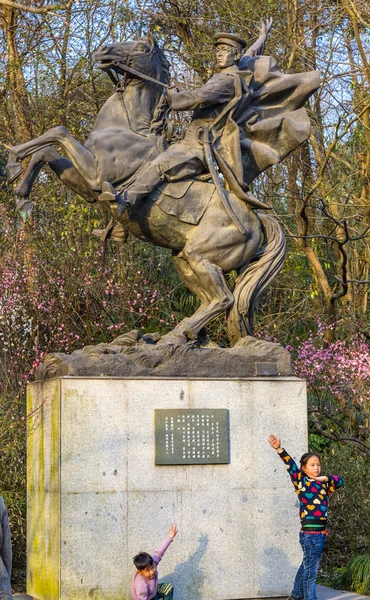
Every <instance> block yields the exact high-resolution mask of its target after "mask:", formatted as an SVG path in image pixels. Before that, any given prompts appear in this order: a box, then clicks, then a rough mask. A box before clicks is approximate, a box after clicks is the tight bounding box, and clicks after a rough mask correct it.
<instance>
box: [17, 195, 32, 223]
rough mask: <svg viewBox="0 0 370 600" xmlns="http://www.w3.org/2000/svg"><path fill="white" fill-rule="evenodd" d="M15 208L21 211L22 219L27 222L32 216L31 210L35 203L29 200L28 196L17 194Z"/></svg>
mask: <svg viewBox="0 0 370 600" xmlns="http://www.w3.org/2000/svg"><path fill="white" fill-rule="evenodd" d="M15 208H16V211H17V212H18V213H19V216H20V217H21V219H22V221H23V222H24V223H26V222H27V221H28V219H29V218H30V215H31V212H32V210H33V204H32V203H31V202H30V201H29V200H28V198H24V197H23V198H22V197H21V196H16V198H15Z"/></svg>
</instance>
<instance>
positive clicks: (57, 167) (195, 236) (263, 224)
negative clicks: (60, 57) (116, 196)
mask: <svg viewBox="0 0 370 600" xmlns="http://www.w3.org/2000/svg"><path fill="white" fill-rule="evenodd" d="M259 58H260V59H262V62H261V60H259V62H257V60H256V59H250V61H249V62H248V61H247V65H246V66H244V68H248V69H250V70H251V73H253V76H254V78H253V81H254V82H255V83H254V84H253V85H254V87H255V89H254V95H253V97H255V98H256V100H254V107H255V110H253V105H251V106H252V108H251V109H250V110H249V112H248V119H247V122H241V123H240V127H244V128H245V131H246V132H247V134H246V136H245V139H246V142H245V148H246V149H247V150H246V151H245V152H246V156H247V158H248V160H249V163H248V164H249V165H250V172H251V173H252V174H253V175H251V179H253V178H254V177H255V176H256V174H258V173H259V172H262V171H263V170H265V169H266V168H267V167H268V166H270V165H272V164H274V163H276V162H279V161H280V160H282V159H283V158H284V157H285V156H286V155H287V154H288V153H289V152H290V151H292V150H293V149H294V148H296V147H297V146H298V145H299V144H300V143H302V142H303V141H304V140H305V139H307V137H308V135H309V122H308V118H307V115H306V113H305V111H304V109H303V108H302V105H303V103H304V102H305V100H306V99H307V97H309V95H311V93H313V91H314V89H315V87H317V77H316V79H315V78H312V77H311V79H310V80H309V81H308V80H307V77H306V78H304V80H303V79H302V77H301V79H299V74H296V75H283V74H281V73H279V72H277V71H276V68H275V66H274V61H273V60H272V59H270V58H269V57H259ZM97 59H98V60H99V61H100V65H99V66H100V68H102V69H104V70H106V71H107V72H108V73H109V75H110V77H111V79H112V80H113V81H114V83H115V84H116V92H115V93H114V94H113V95H112V96H111V97H110V98H109V99H108V100H107V101H106V102H105V104H104V106H103V107H102V109H101V110H100V112H99V114H98V116H97V119H96V122H95V124H94V127H93V130H92V132H91V134H90V136H89V137H88V139H87V140H86V142H85V143H84V144H81V143H80V142H78V141H77V140H75V139H74V138H73V136H72V135H71V134H70V133H69V131H68V130H67V129H66V128H65V127H62V126H60V127H54V128H52V129H50V130H49V131H47V132H46V133H45V134H43V135H41V136H40V137H38V138H36V139H34V140H31V141H29V142H27V143H25V144H22V145H20V146H15V147H13V148H12V149H11V151H10V154H9V161H8V165H7V172H8V181H9V182H11V181H14V180H15V179H17V178H18V177H19V176H20V175H21V173H22V171H23V169H22V166H21V161H22V160H23V159H24V158H26V157H27V156H29V155H30V154H32V155H33V156H32V159H31V161H30V163H29V165H28V167H27V169H26V171H25V173H24V175H23V178H22V180H21V182H20V183H19V185H18V186H17V188H16V190H15V194H16V201H17V206H18V208H19V210H20V212H21V214H22V216H23V218H26V217H27V216H28V214H29V213H30V211H31V208H32V205H31V203H30V202H29V200H28V197H29V194H30V192H31V190H32V185H33V183H34V181H35V179H36V177H37V176H38V174H39V172H40V169H41V168H42V166H43V165H44V164H48V165H49V167H50V168H51V169H52V170H53V171H54V172H55V173H56V174H57V176H58V177H59V178H60V179H61V181H63V183H64V184H65V185H66V186H67V187H68V188H70V189H71V190H73V191H74V192H75V193H77V194H79V195H80V196H82V197H83V198H84V199H85V200H87V201H88V202H90V203H96V204H97V205H98V198H99V195H100V193H101V190H102V184H103V182H104V181H110V182H111V183H112V184H113V185H114V186H115V187H116V188H120V187H122V186H125V185H127V184H128V183H129V182H130V181H132V180H133V178H134V177H135V175H136V174H137V172H138V171H140V172H143V170H145V165H146V164H148V162H149V161H151V160H153V159H154V158H155V157H156V156H157V155H158V154H159V153H160V152H163V151H164V150H165V147H166V142H165V136H164V134H163V130H164V124H165V115H166V112H167V110H168V105H167V102H166V94H164V88H165V87H167V86H168V84H169V63H168V61H167V60H166V58H165V56H164V54H163V52H162V51H161V50H160V49H159V47H158V45H157V44H156V43H155V41H154V40H153V39H152V38H151V37H150V36H148V37H144V38H141V39H139V40H135V41H131V42H124V43H120V44H111V45H109V46H106V47H104V48H102V49H101V50H100V51H99V52H98V53H97ZM266 59H267V60H266ZM119 75H123V79H121V80H120V79H119ZM305 75H309V74H305ZM289 78H290V79H289ZM289 86H290V87H289ZM299 86H300V89H299ZM297 88H298V89H299V93H297ZM266 98H272V101H270V102H268V101H267V100H266ZM258 103H259V104H258ZM277 107H278V108H277ZM279 113H281V114H280V115H279ZM256 115H257V116H256ZM292 115H293V116H294V118H295V121H294V123H293V121H292ZM268 120H270V122H271V131H272V132H274V133H275V137H274V136H273V135H272V136H270V137H271V138H274V140H277V142H276V143H275V142H274V141H273V142H271V143H269V144H267V143H266V141H265V140H264V139H263V136H262V138H261V131H263V128H266V121H268ZM276 132H277V133H276ZM282 135H283V138H284V139H283V143H280V146H279V143H278V142H279V136H280V138H281V136H282ZM284 136H285V137H284ZM274 144H275V145H274ZM52 145H59V146H61V147H62V149H63V151H64V153H65V155H66V157H65V156H62V155H61V154H59V153H58V152H57V151H56V150H55V148H53V147H52ZM267 146H268V152H266V151H265V150H264V148H266V147H267ZM250 148H252V151H251V150H250ZM243 157H244V155H243ZM207 179H208V180H207ZM223 193H224V195H225V196H226V199H227V202H228V206H229V207H230V210H226V209H225V203H224V202H222V201H221V199H220V195H219V193H218V191H217V189H216V187H215V185H214V183H213V182H209V177H207V175H205V177H204V176H201V177H200V178H198V179H188V180H184V181H180V182H176V184H175V183H173V184H171V183H169V184H163V185H161V186H160V187H159V188H158V189H157V190H155V191H154V192H153V193H152V194H151V195H150V196H148V197H147V198H146V199H145V200H144V201H143V202H142V203H141V204H140V206H139V207H135V208H133V209H132V210H131V211H128V212H126V213H124V215H122V216H120V215H119V212H118V211H117V206H116V205H115V204H114V203H111V204H110V206H106V207H105V208H106V210H108V211H109V212H111V214H112V215H113V216H114V217H115V219H116V220H117V221H118V224H117V225H116V230H117V228H118V231H119V230H121V231H123V230H126V231H129V232H131V233H132V234H133V235H135V236H137V237H138V238H140V239H142V240H146V241H148V242H150V243H152V244H155V245H158V246H162V247H165V248H171V249H172V253H173V260H174V264H175V266H176V269H177V271H178V273H179V275H180V277H181V279H182V280H183V281H184V283H185V284H186V285H187V287H188V288H189V289H190V290H191V291H192V292H193V293H194V294H196V295H197V296H198V297H199V298H200V301H201V305H200V307H199V308H198V310H197V311H196V312H195V313H194V314H193V315H192V316H191V317H189V318H185V319H183V320H182V321H181V322H180V323H179V324H178V325H177V326H176V327H175V328H174V329H173V330H172V331H171V332H170V333H169V334H167V336H165V338H166V339H167V340H169V341H175V342H176V343H186V341H187V340H188V339H195V338H196V337H197V335H198V333H199V332H200V331H201V330H202V329H203V328H204V327H205V326H206V325H207V323H209V322H210V321H211V320H212V319H214V318H215V317H217V316H219V315H220V314H222V313H223V312H224V311H226V315H227V329H228V335H229V338H230V341H231V343H232V344H234V343H235V342H236V341H237V340H238V339H239V338H240V337H243V336H245V335H253V321H254V312H255V309H256V304H257V302H258V299H259V297H260V295H261V293H262V292H263V291H264V290H265V288H266V287H267V286H268V285H269V284H270V283H271V281H272V280H273V279H274V278H275V277H276V275H277V274H278V272H279V271H280V269H281V267H282V265H283V261H284V257H285V237H284V234H283V232H282V229H281V227H280V225H279V224H278V222H277V220H276V219H274V218H272V217H269V216H267V215H265V214H261V213H258V212H257V211H255V210H253V209H252V208H251V207H250V206H248V205H247V204H245V203H244V202H243V201H241V200H240V199H239V198H237V197H236V196H235V195H234V194H233V193H231V192H230V191H228V190H224V192H223ZM103 207H104V205H103ZM230 211H231V213H230ZM232 215H234V218H233V216H232ZM236 223H237V224H236ZM230 271H237V273H238V276H237V279H236V283H235V286H234V289H233V290H230V289H229V287H228V285H227V282H226V279H225V274H227V273H229V272H230ZM162 339H163V338H162Z"/></svg>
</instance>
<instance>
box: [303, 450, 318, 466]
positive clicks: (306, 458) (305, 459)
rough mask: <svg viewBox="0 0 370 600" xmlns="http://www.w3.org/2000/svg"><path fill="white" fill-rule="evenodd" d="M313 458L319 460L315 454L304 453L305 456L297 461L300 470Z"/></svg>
mask: <svg viewBox="0 0 370 600" xmlns="http://www.w3.org/2000/svg"><path fill="white" fill-rule="evenodd" d="M313 456H317V458H319V456H318V455H317V454H316V452H306V454H303V456H301V460H300V461H299V462H300V463H301V469H302V467H305V466H306V465H307V463H308V461H309V460H310V458H312V457H313Z"/></svg>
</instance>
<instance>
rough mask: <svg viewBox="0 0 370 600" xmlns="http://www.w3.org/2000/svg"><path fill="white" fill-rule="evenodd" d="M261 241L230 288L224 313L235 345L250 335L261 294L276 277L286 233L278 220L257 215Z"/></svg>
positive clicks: (281, 260)
mask: <svg viewBox="0 0 370 600" xmlns="http://www.w3.org/2000/svg"><path fill="white" fill-rule="evenodd" d="M258 216H259V218H260V220H261V224H262V231H263V235H264V242H263V244H262V246H261V247H260V248H259V249H258V250H257V252H256V253H255V255H254V256H253V258H252V260H251V261H250V262H249V263H247V264H246V265H243V266H242V267H241V268H240V270H239V273H238V277H237V279H236V282H235V288H234V291H233V294H234V298H235V302H234V304H233V306H232V307H231V309H230V311H229V313H228V315H227V332H228V335H229V338H230V341H231V344H232V345H234V344H235V342H237V341H238V340H239V339H240V338H241V337H244V336H246V335H253V329H254V313H255V311H256V309H257V303H258V300H259V297H260V295H261V294H262V292H263V291H264V290H265V288H266V287H267V286H268V285H270V283H271V282H272V281H273V280H274V279H275V277H276V275H277V274H278V273H279V271H280V269H281V267H282V266H283V263H284V258H285V246H286V242H285V235H284V232H283V230H282V228H281V226H280V225H279V223H278V221H277V220H276V219H274V218H273V217H270V216H268V215H265V214H259V215H258Z"/></svg>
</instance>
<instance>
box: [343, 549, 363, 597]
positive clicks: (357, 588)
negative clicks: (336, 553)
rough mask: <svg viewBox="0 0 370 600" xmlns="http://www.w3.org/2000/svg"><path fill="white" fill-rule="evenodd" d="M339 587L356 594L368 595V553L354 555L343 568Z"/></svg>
mask: <svg viewBox="0 0 370 600" xmlns="http://www.w3.org/2000/svg"><path fill="white" fill-rule="evenodd" d="M340 583H341V587H344V589H346V590H351V591H352V592H356V594H364V595H365V596H369V595H370V555H369V554H363V555H361V556H356V557H355V558H354V559H353V560H352V561H351V562H350V563H349V564H348V565H347V566H346V567H345V568H344V569H343V572H342V574H341V578H340Z"/></svg>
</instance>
